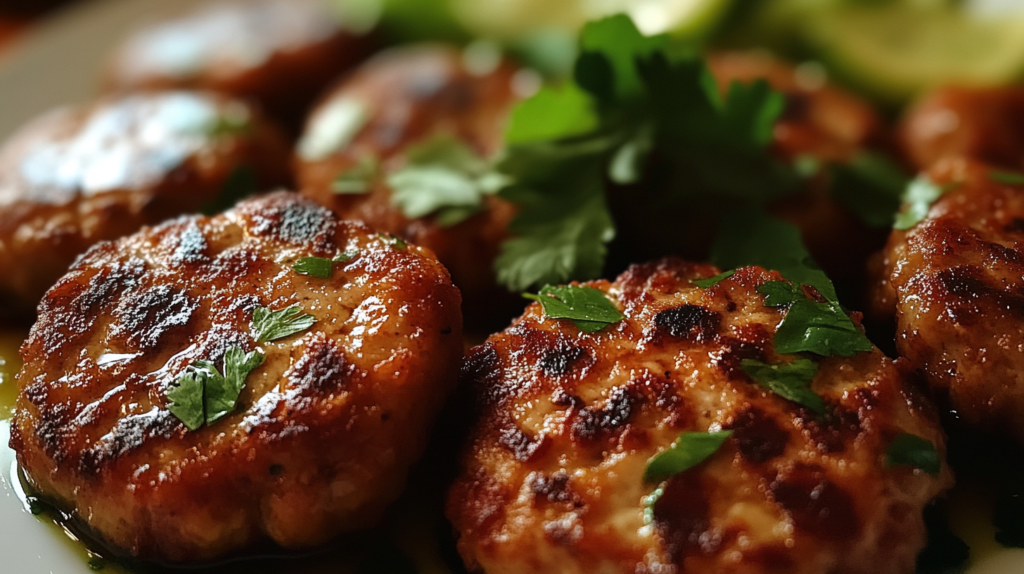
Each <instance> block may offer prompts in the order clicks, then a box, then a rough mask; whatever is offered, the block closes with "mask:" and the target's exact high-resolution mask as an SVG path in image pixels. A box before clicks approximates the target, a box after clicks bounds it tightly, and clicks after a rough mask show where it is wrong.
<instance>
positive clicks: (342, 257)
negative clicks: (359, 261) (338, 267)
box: [331, 251, 359, 263]
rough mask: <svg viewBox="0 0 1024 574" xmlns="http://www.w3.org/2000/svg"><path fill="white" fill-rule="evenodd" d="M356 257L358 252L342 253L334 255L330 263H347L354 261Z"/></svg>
mask: <svg viewBox="0 0 1024 574" xmlns="http://www.w3.org/2000/svg"><path fill="white" fill-rule="evenodd" d="M358 255H359V252H358V251H345V252H344V253H339V254H337V255H335V256H334V259H332V260H331V261H333V262H335V263H348V262H349V261H352V260H353V259H355V258H356V257H357V256H358Z"/></svg>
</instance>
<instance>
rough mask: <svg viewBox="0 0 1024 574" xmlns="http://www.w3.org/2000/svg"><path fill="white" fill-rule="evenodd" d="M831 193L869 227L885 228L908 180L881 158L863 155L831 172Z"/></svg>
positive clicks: (893, 165) (894, 211)
mask: <svg viewBox="0 0 1024 574" xmlns="http://www.w3.org/2000/svg"><path fill="white" fill-rule="evenodd" d="M829 171H830V175H831V187H830V189H831V192H832V195H833V196H835V198H836V199H838V200H839V201H840V202H842V203H843V205H845V206H846V207H847V208H849V209H850V210H851V211H853V212H854V213H856V214H857V215H858V216H859V217H860V218H861V220H862V221H864V223H866V224H867V225H869V226H871V227H888V226H890V225H892V222H893V217H895V215H896V212H897V211H899V208H900V198H901V197H902V196H903V190H904V189H906V187H907V183H908V182H909V180H910V177H909V176H908V175H907V174H906V173H904V172H903V170H902V169H900V168H899V166H897V165H896V164H894V163H893V162H892V161H890V160H888V159H886V158H885V157H884V156H882V155H879V154H875V153H868V152H864V153H861V154H859V155H857V156H856V157H854V158H853V160H851V161H850V162H849V163H847V164H835V165H832V166H831V168H830V170H829Z"/></svg>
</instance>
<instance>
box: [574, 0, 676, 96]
mask: <svg viewBox="0 0 1024 574" xmlns="http://www.w3.org/2000/svg"><path fill="white" fill-rule="evenodd" d="M668 46H669V37H668V36H667V35H658V36H644V35H643V34H642V33H641V32H640V30H639V29H638V28H637V27H636V24H634V23H633V19H632V18H630V17H629V16H626V15H625V14H618V15H615V16H609V17H607V18H604V19H602V20H596V21H593V22H590V23H588V24H587V25H586V26H585V27H584V28H583V32H582V33H581V34H580V52H581V53H580V57H579V58H578V59H577V61H576V70H575V77H576V81H577V82H578V83H579V85H580V86H583V87H584V89H586V90H587V91H589V92H591V93H593V94H594V95H596V96H598V97H600V98H602V99H612V98H618V99H630V98H635V97H638V96H639V95H640V93H641V89H642V86H641V82H640V77H639V75H638V74H637V70H636V60H637V59H638V58H642V57H644V56H648V55H650V54H653V53H656V52H659V51H661V50H664V49H665V48H667V47H668Z"/></svg>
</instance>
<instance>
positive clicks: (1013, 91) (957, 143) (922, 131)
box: [899, 86, 1024, 170]
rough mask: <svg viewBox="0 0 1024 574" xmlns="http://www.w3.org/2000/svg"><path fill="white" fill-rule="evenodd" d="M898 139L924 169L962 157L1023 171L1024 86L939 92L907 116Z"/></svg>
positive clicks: (926, 99)
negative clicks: (947, 159) (942, 161)
mask: <svg viewBox="0 0 1024 574" xmlns="http://www.w3.org/2000/svg"><path fill="white" fill-rule="evenodd" d="M899 139H900V145H901V146H902V148H903V152H904V154H905V155H906V156H907V158H908V159H909V160H910V161H911V162H912V163H913V164H914V165H915V166H916V167H918V168H919V169H922V170H924V169H928V168H930V167H932V166H933V165H935V164H936V163H938V162H939V161H941V160H942V159H945V158H952V157H960V156H962V157H969V158H972V159H976V160H979V161H983V162H986V163H990V164H992V165H998V166H1003V167H1006V168H1009V169H1015V170H1022V169H1024V87H1022V86H1007V87H1000V88H966V87H957V86H947V87H944V88H940V89H937V90H935V91H934V92H931V93H929V94H927V95H925V96H924V97H923V98H921V99H920V100H919V101H918V102H916V103H915V104H914V105H913V106H912V107H911V108H910V109H909V110H908V111H907V112H906V114H905V115H904V117H903V120H902V122H901V123H900V129H899Z"/></svg>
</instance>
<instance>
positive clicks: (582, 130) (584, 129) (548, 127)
mask: <svg viewBox="0 0 1024 574" xmlns="http://www.w3.org/2000/svg"><path fill="white" fill-rule="evenodd" d="M598 122H599V119H598V117H597V113H596V112H595V111H594V101H593V100H592V99H591V98H590V96H589V95H588V94H587V93H586V92H584V91H583V90H581V89H580V88H579V87H577V86H576V85H575V84H567V85H565V86H563V87H562V88H561V89H556V88H551V87H544V88H541V90H540V91H539V92H537V93H536V94H535V95H534V96H533V97H531V98H530V99H528V100H526V101H524V102H523V103H521V104H520V105H519V106H517V107H516V108H515V109H514V110H512V116H511V118H510V119H509V126H508V130H507V131H506V132H505V142H506V143H507V144H509V145H517V144H525V143H535V142H542V141H548V140H554V139H561V138H569V137H574V136H580V135H584V134H586V133H589V132H591V131H593V130H595V129H596V128H597V127H598Z"/></svg>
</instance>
